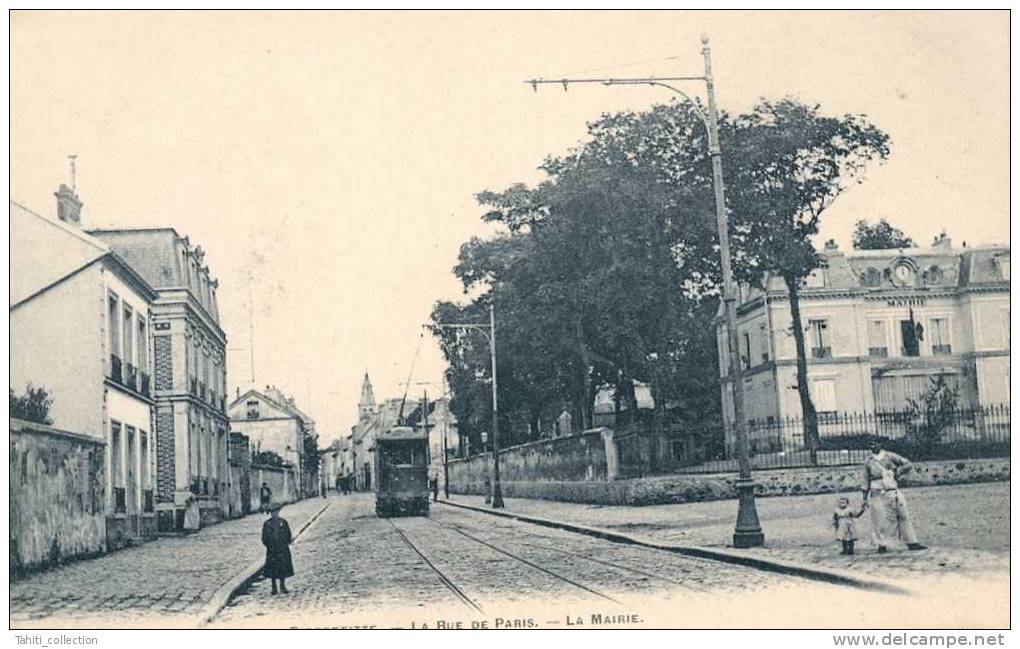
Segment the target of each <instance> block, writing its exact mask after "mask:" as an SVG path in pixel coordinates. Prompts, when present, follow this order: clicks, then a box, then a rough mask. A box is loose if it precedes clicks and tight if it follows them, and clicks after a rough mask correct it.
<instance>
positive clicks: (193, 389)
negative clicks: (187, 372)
mask: <svg viewBox="0 0 1020 649" xmlns="http://www.w3.org/2000/svg"><path fill="white" fill-rule="evenodd" d="M188 387H189V390H188V392H189V393H190V394H192V395H196V394H198V379H197V378H195V377H194V376H193V377H191V383H190V384H189V386H188Z"/></svg>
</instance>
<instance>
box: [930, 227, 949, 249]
mask: <svg viewBox="0 0 1020 649" xmlns="http://www.w3.org/2000/svg"><path fill="white" fill-rule="evenodd" d="M931 245H932V247H933V248H938V249H939V250H945V251H946V252H949V251H950V250H952V248H953V240H952V239H950V238H949V235H948V234H946V231H945V230H943V231H942V233H941V234H940V235H939V236H937V237H935V241H933V242H932V244H931Z"/></svg>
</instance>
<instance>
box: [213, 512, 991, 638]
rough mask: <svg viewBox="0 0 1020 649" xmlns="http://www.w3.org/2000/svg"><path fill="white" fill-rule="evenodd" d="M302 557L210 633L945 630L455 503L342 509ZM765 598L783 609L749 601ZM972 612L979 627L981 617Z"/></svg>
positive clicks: (915, 610) (300, 545)
mask: <svg viewBox="0 0 1020 649" xmlns="http://www.w3.org/2000/svg"><path fill="white" fill-rule="evenodd" d="M293 554H294V563H295V569H296V572H297V574H296V575H295V577H294V578H293V579H291V580H289V581H288V587H289V588H290V589H291V592H290V594H288V595H277V596H273V595H270V593H269V584H268V582H267V581H264V580H262V581H256V582H254V583H252V584H251V586H250V587H249V588H248V589H247V590H246V591H245V592H243V593H240V594H239V595H238V596H237V597H236V598H235V599H234V601H233V602H232V603H231V604H229V605H228V606H227V607H226V608H225V609H224V610H223V611H222V612H221V613H220V614H219V615H218V616H217V617H216V618H215V619H214V620H213V621H212V622H211V626H215V627H228V628H247V627H272V628H281V627H283V628H287V627H351V626H366V625H375V626H382V627H392V626H397V627H410V626H412V625H413V626H423V625H427V626H429V627H430V628H434V627H435V626H436V625H447V626H452V625H456V624H458V623H459V624H462V625H463V626H464V627H469V626H471V624H472V623H474V624H483V623H484V624H487V625H488V626H489V627H498V626H512V625H515V624H516V625H524V626H532V625H533V626H540V627H557V626H567V625H568V624H570V625H572V626H574V625H579V624H580V625H584V626H592V625H593V624H594V625H595V626H612V623H609V624H606V623H604V622H602V623H597V622H595V618H593V616H599V615H601V616H603V618H602V620H605V619H607V617H606V616H609V615H621V616H636V618H635V619H636V621H637V622H638V623H639V624H646V625H656V626H658V625H667V626H673V627H711V626H747V625H762V626H783V625H791V624H795V625H804V624H810V625H812V626H816V625H817V626H824V625H826V624H828V625H840V624H842V625H844V626H845V625H847V624H848V623H852V624H854V625H857V624H882V623H890V622H891V621H892V620H896V619H898V620H900V623H902V621H903V620H904V619H910V620H916V624H918V625H921V624H924V623H925V621H926V620H927V621H929V622H933V621H934V619H933V618H931V614H930V613H928V614H925V612H924V611H925V607H926V606H927V604H926V603H925V602H924V599H923V598H920V597H919V598H915V597H913V596H904V595H890V594H880V593H871V592H865V591H861V590H857V589H852V588H848V587H841V586H834V585H829V584H822V583H819V582H812V581H808V580H805V579H801V578H797V577H788V576H782V575H779V574H776V573H770V572H763V571H760V570H756V569H751V568H746V567H740V566H735V565H731V564H726V563H721V562H717V561H711V560H702V559H693V558H688V557H681V556H678V555H674V554H671V553H667V552H662V551H658V550H653V549H647V548H641V547H636V546H627V545H620V544H615V543H610V542H606V541H601V540H598V539H593V538H590V537H586V536H582V535H578V534H574V533H570V532H564V531H559V530H555V529H550V528H545V527H537V526H534V525H529V524H526V523H519V522H516V521H512V520H507V519H501V518H495V517H491V516H489V515H487V514H483V513H476V512H471V511H467V510H462V509H456V508H452V507H449V506H445V505H443V504H439V505H434V506H433V509H432V513H431V516H430V517H429V518H396V519H380V518H377V517H376V516H375V515H374V513H373V512H372V500H371V496H370V495H366V494H356V495H354V496H349V497H344V498H341V499H340V500H339V502H335V504H334V505H333V506H332V507H330V509H329V510H327V511H326V513H325V514H324V515H323V516H321V517H320V518H319V519H317V520H316V521H315V522H314V523H313V524H312V525H311V526H310V527H309V528H308V530H307V531H306V533H305V535H304V536H303V537H302V538H301V539H300V540H299V541H298V542H297V543H295V544H294V546H293ZM766 599H767V600H768V601H769V602H770V603H771V604H774V605H775V606H771V605H770V606H769V607H767V610H763V609H761V608H760V607H754V606H748V604H751V603H752V602H755V601H759V602H760V601H765V600H766ZM808 600H810V601H812V602H817V603H819V605H818V606H816V607H815V610H814V611H813V612H812V619H811V621H810V622H805V619H804V615H803V611H802V610H801V609H800V607H799V605H797V604H794V602H796V601H801V602H802V601H808ZM730 604H732V605H733V606H734V607H736V608H735V609H734V608H731V607H730ZM732 610H741V611H742V612H743V613H742V616H741V618H740V619H734V618H732V617H731V616H730V615H729V613H727V611H732ZM756 611H757V612H756ZM959 614H960V615H962V616H964V618H963V619H968V618H966V616H967V615H973V614H974V611H973V610H970V609H969V608H967V607H963V609H961V610H960V611H959ZM904 615H910V616H911V617H909V618H907V617H904ZM619 619H621V620H622V619H624V618H619Z"/></svg>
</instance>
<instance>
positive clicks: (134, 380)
mask: <svg viewBox="0 0 1020 649" xmlns="http://www.w3.org/2000/svg"><path fill="white" fill-rule="evenodd" d="M124 387H126V388H127V389H129V390H135V391H137V390H138V370H137V369H136V368H135V366H134V365H132V364H131V363H125V364H124Z"/></svg>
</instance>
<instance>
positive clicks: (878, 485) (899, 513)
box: [861, 443, 925, 552]
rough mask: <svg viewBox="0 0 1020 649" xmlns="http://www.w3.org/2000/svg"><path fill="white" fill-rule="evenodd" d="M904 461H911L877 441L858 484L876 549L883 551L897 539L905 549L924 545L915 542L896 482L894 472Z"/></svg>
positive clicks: (905, 463) (903, 500) (918, 548)
mask: <svg viewBox="0 0 1020 649" xmlns="http://www.w3.org/2000/svg"><path fill="white" fill-rule="evenodd" d="M907 464H910V461H909V460H907V459H906V458H905V457H903V456H901V455H897V454H896V453H892V452H890V451H886V450H883V449H882V447H881V445H879V444H877V443H876V444H873V445H872V447H871V456H870V457H869V458H868V459H867V461H866V462H865V463H864V481H863V484H862V485H861V488H862V490H863V491H864V502H865V503H867V504H868V507H869V508H870V509H871V539H872V541H873V542H874V544H875V545H876V546H877V547H878V551H879V552H886V551H887V550H888V547H889V545H891V544H893V543H896V542H897V541H902V542H903V543H906V544H907V549H908V550H924V549H925V546H923V545H921V544H920V543H918V542H917V534H916V533H915V532H914V525H913V523H911V521H910V512H909V510H908V509H907V500H906V498H904V496H903V494H902V493H900V490H899V485H898V484H897V483H896V472H897V471H898V470H899V469H900V468H902V467H904V466H906V465H907Z"/></svg>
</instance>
